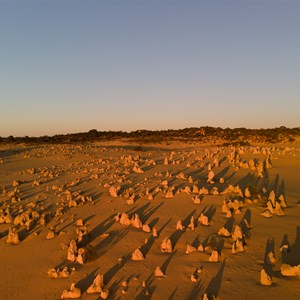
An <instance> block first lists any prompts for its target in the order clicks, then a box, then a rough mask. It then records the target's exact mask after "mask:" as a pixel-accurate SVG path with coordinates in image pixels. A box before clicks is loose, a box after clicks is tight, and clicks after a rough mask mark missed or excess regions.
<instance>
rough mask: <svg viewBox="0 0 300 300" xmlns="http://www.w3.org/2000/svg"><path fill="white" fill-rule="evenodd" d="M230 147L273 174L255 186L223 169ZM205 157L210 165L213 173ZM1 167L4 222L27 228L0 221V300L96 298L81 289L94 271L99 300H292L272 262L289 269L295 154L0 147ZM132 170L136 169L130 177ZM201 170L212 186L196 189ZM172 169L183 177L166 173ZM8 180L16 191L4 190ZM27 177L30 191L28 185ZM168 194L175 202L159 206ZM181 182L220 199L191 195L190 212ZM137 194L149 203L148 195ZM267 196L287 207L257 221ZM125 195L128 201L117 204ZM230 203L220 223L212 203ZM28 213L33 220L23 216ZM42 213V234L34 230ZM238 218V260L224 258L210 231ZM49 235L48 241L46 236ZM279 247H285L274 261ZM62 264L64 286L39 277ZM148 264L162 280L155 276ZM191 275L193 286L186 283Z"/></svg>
mask: <svg viewBox="0 0 300 300" xmlns="http://www.w3.org/2000/svg"><path fill="white" fill-rule="evenodd" d="M137 150H142V151H137ZM257 150H258V151H257ZM230 151H231V152H234V151H235V153H236V154H237V153H239V157H240V158H239V162H249V160H250V159H255V164H257V163H258V161H265V160H266V158H267V157H268V154H270V155H271V162H272V167H271V168H269V169H265V170H264V175H263V176H264V177H263V178H260V177H258V172H257V170H252V169H250V168H246V167H245V166H244V167H242V166H241V164H239V162H237V161H235V162H230V160H229V158H228V154H229V153H230ZM216 157H218V161H219V166H214V165H213V162H214V160H215V158H216ZM165 158H168V165H165V164H164V160H165ZM0 163H1V164H0V209H1V212H0V215H1V213H2V214H3V212H4V211H6V212H9V213H10V214H11V216H12V219H15V218H16V217H17V216H18V215H22V214H25V215H26V213H27V215H29V219H30V220H31V221H32V222H31V224H30V225H29V226H28V228H27V227H26V225H25V226H24V224H17V225H14V224H12V223H10V224H0V266H1V272H0V299H15V300H18V299H60V297H61V295H62V291H63V290H64V289H69V287H70V285H71V283H73V282H74V283H76V286H77V287H78V288H79V289H80V290H81V292H82V296H81V299H99V294H91V295H90V294H87V293H86V290H87V288H88V287H89V286H90V285H91V284H92V282H93V280H94V278H95V277H96V275H97V274H103V276H104V285H105V288H107V289H108V290H109V293H110V295H109V299H148V298H149V299H170V300H171V299H202V297H203V296H204V294H205V293H206V294H207V295H208V298H209V299H213V296H214V297H216V298H217V299H225V300H226V299H248V300H249V299H300V277H286V276H283V275H282V274H281V272H280V268H281V265H282V263H287V264H290V265H292V266H296V265H299V264H300V206H299V200H300V182H299V178H300V151H299V148H288V149H285V147H282V146H280V147H274V148H272V149H271V148H270V149H269V148H268V149H264V148H262V147H261V148H259V149H258V148H257V149H254V148H251V147H246V148H240V149H235V150H233V149H231V150H230V149H229V148H216V147H211V148H209V147H205V148H204V147H189V148H187V147H186V148H185V146H184V145H181V146H180V147H167V148H158V147H150V146H149V147H148V146H147V147H143V148H142V149H135V147H132V146H126V145H122V146H119V147H118V146H117V145H114V146H110V145H106V146H105V147H103V146H100V145H96V144H94V145H90V146H65V145H57V146H43V145H40V146H31V147H30V146H27V147H26V146H18V147H15V148H14V147H13V146H2V148H1V149H0ZM136 164H137V165H138V166H139V168H140V169H141V170H142V171H143V173H137V172H134V171H133V168H134V165H136ZM209 164H211V165H212V170H213V172H214V175H215V177H214V181H215V182H214V183H208V182H207V176H208V173H209V170H208V167H209ZM33 168H34V170H33ZM167 172H168V173H167ZM180 173H183V175H184V177H183V178H177V177H178V176H177V177H176V175H178V174H180ZM166 175H168V176H166ZM220 178H223V179H224V183H220ZM15 180H16V181H19V182H18V183H17V186H13V182H14V181H15ZM35 180H36V183H37V182H38V183H39V185H33V183H34V181H35ZM164 181H166V182H164ZM166 183H167V185H166ZM18 184H19V185H18ZM230 184H232V185H234V186H237V185H238V186H239V188H240V190H241V191H242V192H243V193H244V192H245V189H246V187H247V186H249V185H251V187H252V188H254V189H255V190H256V191H257V192H258V195H252V196H251V197H248V198H247V197H244V196H243V197H241V196H238V195H237V194H235V193H230V194H222V192H223V191H224V190H225V189H226V188H227V187H228V186H229V185H230ZM111 186H115V187H117V186H120V190H118V192H117V193H118V197H112V196H111V195H110V194H109V189H110V187H111ZM171 186H174V188H175V189H174V194H175V195H174V197H173V198H166V197H165V196H166V190H167V189H168V187H171ZM186 186H188V187H190V188H191V189H192V188H193V186H197V187H198V188H199V189H200V188H202V187H205V188H207V189H208V190H209V191H212V189H213V187H216V188H218V192H219V194H211V193H210V194H208V195H201V196H200V195H198V196H199V198H200V199H201V203H200V204H195V203H193V200H192V198H193V197H194V196H196V195H195V194H189V193H186V192H184V191H181V189H184V188H185V187H186ZM147 188H148V189H149V190H148V191H149V193H150V194H151V195H152V196H153V200H149V199H148V196H147V195H146V191H147ZM264 188H265V189H264ZM272 190H273V191H274V192H275V195H276V201H278V198H279V196H280V195H281V194H282V195H283V196H284V197H285V199H286V202H287V204H288V207H287V208H284V213H285V215H283V216H278V215H276V214H273V215H272V217H271V218H265V217H264V216H262V215H261V213H262V212H263V211H264V210H265V208H266V202H267V200H268V196H269V193H270V191H272ZM13 191H15V192H13ZM66 191H69V196H68V194H67V193H66ZM132 194H134V196H135V197H134V204H128V203H127V200H128V197H130V196H132ZM88 197H91V198H88ZM70 199H71V200H74V201H73V204H72V205H70ZM230 199H231V200H232V201H233V200H234V199H239V201H240V202H239V205H240V209H239V210H240V212H241V213H240V214H236V212H237V211H233V216H232V217H231V218H227V217H226V214H225V213H223V212H222V205H223V202H224V201H225V200H226V201H227V202H229V203H230V201H229V200H230ZM75 205H76V206H75ZM70 206H71V207H70ZM32 211H35V212H37V213H36V214H35V215H32ZM118 212H119V213H123V212H126V213H127V214H129V216H130V217H132V216H134V214H136V213H137V214H138V215H139V217H140V219H141V221H142V222H143V224H145V223H146V224H149V226H150V228H151V229H152V228H153V227H155V228H156V229H157V231H158V237H153V236H152V233H151V232H150V233H147V232H144V231H143V230H142V229H139V228H134V227H133V226H131V225H130V226H124V225H121V224H120V223H119V222H117V221H116V220H115V217H116V215H117V213H118ZM201 213H204V215H206V216H207V217H208V219H209V226H204V225H202V224H200V222H199V221H198V217H199V216H200V214H201ZM42 214H45V215H46V216H47V217H46V226H42V225H40V224H39V222H40V219H41V216H42ZM192 216H193V217H194V220H195V229H194V230H191V229H190V228H186V230H183V231H180V230H176V224H177V221H178V220H181V221H182V223H183V225H184V226H185V227H187V225H188V224H189V223H190V219H191V217H192ZM78 219H82V220H83V221H84V223H85V225H86V226H87V229H88V236H87V237H86V239H85V240H84V243H82V244H81V246H82V247H84V248H85V249H86V250H87V251H88V254H89V256H88V260H87V262H86V263H85V264H83V265H82V264H79V263H78V262H71V261H68V260H67V253H68V245H69V243H70V241H71V240H72V239H74V240H76V239H77V234H76V229H78V226H76V223H77V220H78ZM243 220H247V222H248V224H249V225H250V228H248V229H247V228H246V229H245V228H244V229H243V234H244V236H243V244H244V252H240V253H237V254H233V253H232V244H233V242H234V240H233V239H232V238H231V237H222V236H220V235H218V231H219V229H220V228H222V227H223V226H224V225H225V226H226V227H227V228H228V229H229V231H231V233H232V232H233V231H234V229H235V226H236V225H239V224H244V223H243ZM12 226H14V227H15V228H16V230H17V232H18V235H19V239H20V243H19V244H17V245H12V244H8V243H7V242H6V241H7V235H8V230H9V229H10V228H11V227H12ZM50 228H53V230H54V232H55V237H54V238H52V239H46V236H47V234H48V232H49V229H50ZM103 234H104V235H103ZM105 234H107V235H105ZM165 237H168V238H170V240H171V243H172V246H173V252H172V253H162V252H161V247H160V246H161V243H162V241H163V239H164V238H165ZM283 241H287V243H288V244H289V250H288V252H287V253H283V254H282V253H281V252H280V249H279V248H280V246H281V245H282V242H283ZM188 244H190V245H192V246H194V247H195V248H196V249H197V248H198V246H199V245H201V244H203V245H208V246H210V247H207V248H206V251H204V252H201V251H198V250H197V251H195V252H193V253H190V254H186V249H187V245H188ZM138 247H141V248H140V249H141V252H142V253H143V255H144V257H145V259H144V260H142V261H133V260H132V259H131V255H132V253H133V252H134V250H135V249H137V248H138ZM214 248H215V249H216V250H217V251H218V252H219V254H220V259H219V262H209V257H210V254H211V251H212V249H214ZM270 252H272V253H273V254H274V256H275V260H276V261H275V262H274V264H273V265H267V264H268V262H266V259H265V257H266V255H267V254H269V253H270ZM120 258H122V260H120ZM64 266H69V267H74V268H75V271H74V272H72V274H71V275H70V276H69V277H67V278H58V279H52V278H48V276H47V272H48V270H49V269H51V268H62V267H64ZM157 266H160V267H161V270H162V271H163V272H164V273H165V275H166V276H165V277H163V278H156V277H155V276H154V270H155V268H156V267H157ZM263 268H266V269H267V270H268V272H270V275H271V276H272V282H273V283H272V285H271V286H263V285H261V284H260V272H261V270H262V269H263ZM197 270H201V272H197ZM193 274H194V275H195V282H192V281H191V275H193ZM124 281H127V286H125V287H124V286H123V285H124V284H123V285H122V282H124ZM143 281H145V284H146V287H143V286H142V283H143ZM147 294H149V295H147Z"/></svg>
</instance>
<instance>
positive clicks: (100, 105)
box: [0, 0, 300, 137]
mask: <svg viewBox="0 0 300 300" xmlns="http://www.w3.org/2000/svg"><path fill="white" fill-rule="evenodd" d="M299 15H300V1H283V0H282V1H245V0H240V1H226V0H223V1H188V0H182V1H156V0H153V1H126V0H123V1H76V0H74V1H50V0H49V1H44V0H40V1H26V0H23V1H14V0H11V1H3V0H2V1H0V136H3V137H4V136H9V135H13V136H26V135H28V136H42V135H54V134H61V133H73V132H85V131H88V130H90V129H97V130H99V131H104V130H122V131H132V130H137V129H151V130H159V129H179V128H186V127H201V126H216V127H223V128H226V127H230V128H236V127H248V128H272V127H279V126H286V127H299V126H300V122H299V120H300V118H299V117H300V17H299Z"/></svg>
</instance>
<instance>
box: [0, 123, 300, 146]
mask: <svg viewBox="0 0 300 300" xmlns="http://www.w3.org/2000/svg"><path fill="white" fill-rule="evenodd" d="M299 136H300V127H296V128H287V127H285V126H281V127H277V128H267V129H263V128H261V129H248V128H244V127H242V128H233V129H231V128H221V127H210V126H204V127H190V128H184V129H168V130H144V129H143V130H136V131H131V132H126V131H98V130H97V129H91V130H89V131H87V132H79V133H68V134H57V135H53V136H47V135H45V136H39V137H29V136H25V137H14V136H12V135H11V136H9V137H0V142H1V143H25V144H31V143H49V144H61V143H86V142H96V141H111V140H118V139H125V140H128V141H131V142H138V143H145V144H147V143H162V142H172V141H181V142H189V141H190V142H211V141H213V140H219V141H223V144H224V145H227V144H228V145H229V144H240V145H248V144H249V145H250V144H251V142H252V143H253V142H262V143H278V142H282V141H289V142H293V141H295V138H296V137H299Z"/></svg>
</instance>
